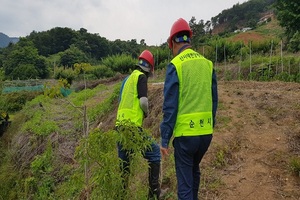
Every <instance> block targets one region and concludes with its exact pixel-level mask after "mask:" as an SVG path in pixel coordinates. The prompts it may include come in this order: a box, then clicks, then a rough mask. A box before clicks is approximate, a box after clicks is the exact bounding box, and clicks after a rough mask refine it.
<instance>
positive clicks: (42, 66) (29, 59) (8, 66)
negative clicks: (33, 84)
mask: <svg viewBox="0 0 300 200" xmlns="http://www.w3.org/2000/svg"><path fill="white" fill-rule="evenodd" d="M3 69H4V73H5V76H6V77H7V78H11V79H17V78H18V79H28V78H46V77H47V76H48V73H49V71H48V69H47V67H46V59H45V58H44V57H42V56H39V54H38V50H37V49H36V48H35V47H34V45H33V43H32V42H31V41H29V40H28V39H26V38H21V39H20V41H19V42H18V43H17V44H16V45H14V46H13V47H12V48H11V50H10V51H9V52H8V53H7V56H6V58H4V60H3Z"/></svg>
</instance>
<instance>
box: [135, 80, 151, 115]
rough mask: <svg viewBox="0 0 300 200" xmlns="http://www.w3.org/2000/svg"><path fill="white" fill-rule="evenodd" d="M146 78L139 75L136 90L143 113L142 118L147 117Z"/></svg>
mask: <svg viewBox="0 0 300 200" xmlns="http://www.w3.org/2000/svg"><path fill="white" fill-rule="evenodd" d="M147 81H148V80H147V76H146V75H144V74H141V75H140V76H139V79H138V84H137V90H138V98H139V100H140V107H141V109H142V110H143V112H144V116H145V117H147V116H148V112H149V109H148V94H147V93H148V86H147Z"/></svg>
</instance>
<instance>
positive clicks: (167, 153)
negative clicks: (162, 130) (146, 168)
mask: <svg viewBox="0 0 300 200" xmlns="http://www.w3.org/2000/svg"><path fill="white" fill-rule="evenodd" d="M168 151H169V149H168V148H164V147H160V152H161V155H162V157H164V156H169V152H168Z"/></svg>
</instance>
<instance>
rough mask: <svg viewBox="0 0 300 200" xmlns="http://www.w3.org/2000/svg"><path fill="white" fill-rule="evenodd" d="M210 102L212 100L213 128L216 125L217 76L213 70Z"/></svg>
mask: <svg viewBox="0 0 300 200" xmlns="http://www.w3.org/2000/svg"><path fill="white" fill-rule="evenodd" d="M211 87H212V100H213V102H212V103H213V108H212V114H213V126H215V123H216V113H217V108H218V84H217V75H216V73H215V70H213V74H212V86H211Z"/></svg>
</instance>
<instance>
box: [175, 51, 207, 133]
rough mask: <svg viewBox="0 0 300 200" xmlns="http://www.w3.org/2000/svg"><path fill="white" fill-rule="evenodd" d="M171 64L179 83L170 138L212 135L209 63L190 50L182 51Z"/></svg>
mask: <svg viewBox="0 0 300 200" xmlns="http://www.w3.org/2000/svg"><path fill="white" fill-rule="evenodd" d="M171 62H172V63H173V64H174V66H175V68H176V71H177V75H178V80H179V99H178V114H177V119H176V124H175V127H174V137H180V136H197V135H207V134H212V133H213V116H212V89H211V87H212V73H213V65H212V62H211V61H210V60H207V59H206V58H204V57H203V56H202V55H200V54H199V53H197V52H196V51H193V50H192V49H186V50H184V51H182V52H181V53H180V54H179V55H177V56H176V57H175V58H174V59H173V60H172V61H171Z"/></svg>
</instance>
